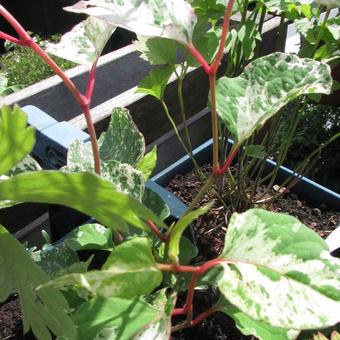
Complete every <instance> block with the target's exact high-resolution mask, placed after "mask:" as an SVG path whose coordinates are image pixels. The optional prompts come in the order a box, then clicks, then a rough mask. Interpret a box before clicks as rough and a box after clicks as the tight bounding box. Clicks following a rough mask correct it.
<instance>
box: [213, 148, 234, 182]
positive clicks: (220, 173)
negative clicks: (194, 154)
mask: <svg viewBox="0 0 340 340" xmlns="http://www.w3.org/2000/svg"><path fill="white" fill-rule="evenodd" d="M238 149H239V146H235V147H233V148H232V149H231V151H230V153H229V155H228V157H227V159H226V161H225V162H224V164H223V166H222V168H219V169H218V170H217V175H218V176H223V175H224V174H225V172H226V171H227V170H228V169H229V167H230V165H231V163H232V162H233V160H234V158H235V156H236V155H237V152H238Z"/></svg>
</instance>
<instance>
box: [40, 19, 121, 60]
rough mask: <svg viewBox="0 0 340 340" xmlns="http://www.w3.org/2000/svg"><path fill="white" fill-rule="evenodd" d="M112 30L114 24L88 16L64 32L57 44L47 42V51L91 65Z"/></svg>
mask: <svg viewBox="0 0 340 340" xmlns="http://www.w3.org/2000/svg"><path fill="white" fill-rule="evenodd" d="M114 30H115V26H114V25H111V24H109V23H107V22H106V21H104V20H101V19H98V18H96V17H88V18H87V19H86V20H84V21H82V22H81V23H80V24H78V25H76V26H74V27H73V29H72V30H71V31H70V32H67V33H66V34H64V35H63V36H62V38H61V40H60V42H59V43H58V44H52V43H50V44H48V45H47V52H48V53H51V54H54V55H56V56H58V57H61V58H64V59H67V60H71V61H73V62H75V63H78V64H83V65H90V66H91V65H92V64H93V62H94V61H95V60H96V59H98V58H99V57H100V55H101V53H102V51H103V49H104V47H105V45H106V43H107V41H108V40H109V38H110V36H111V35H112V33H113V32H114Z"/></svg>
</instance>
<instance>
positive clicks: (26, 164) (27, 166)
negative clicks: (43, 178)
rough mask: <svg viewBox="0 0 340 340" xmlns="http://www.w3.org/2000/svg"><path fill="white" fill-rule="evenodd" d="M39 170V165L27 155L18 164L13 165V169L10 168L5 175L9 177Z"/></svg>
mask: <svg viewBox="0 0 340 340" xmlns="http://www.w3.org/2000/svg"><path fill="white" fill-rule="evenodd" d="M40 170H41V166H40V165H39V163H38V162H37V161H36V160H35V159H34V158H33V157H32V156H30V155H27V156H25V157H24V159H22V160H21V161H20V162H18V163H17V164H16V165H14V167H12V168H11V169H10V170H9V171H7V173H6V175H7V176H9V177H11V176H14V175H17V174H20V173H22V172H27V171H40Z"/></svg>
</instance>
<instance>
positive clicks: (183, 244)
mask: <svg viewBox="0 0 340 340" xmlns="http://www.w3.org/2000/svg"><path fill="white" fill-rule="evenodd" d="M179 250H180V252H179V264H181V265H185V264H189V263H190V261H191V260H192V259H193V258H194V257H195V256H197V254H198V249H197V247H196V246H195V245H194V244H193V243H192V242H191V241H190V240H189V239H188V238H186V237H185V236H182V237H181V241H180V244H179Z"/></svg>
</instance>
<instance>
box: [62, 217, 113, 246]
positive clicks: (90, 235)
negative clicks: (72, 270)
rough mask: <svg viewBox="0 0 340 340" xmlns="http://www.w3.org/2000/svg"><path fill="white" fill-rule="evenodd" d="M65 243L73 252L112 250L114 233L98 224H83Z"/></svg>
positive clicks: (70, 234)
mask: <svg viewBox="0 0 340 340" xmlns="http://www.w3.org/2000/svg"><path fill="white" fill-rule="evenodd" d="M64 243H66V244H67V246H68V247H69V248H71V249H73V250H85V249H110V248H112V246H113V244H112V231H111V229H108V228H105V227H104V226H102V225H101V224H98V223H93V224H83V225H81V226H79V227H77V228H75V229H73V230H72V231H71V232H70V233H68V234H67V235H66V237H65V240H64Z"/></svg>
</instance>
